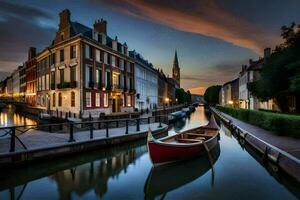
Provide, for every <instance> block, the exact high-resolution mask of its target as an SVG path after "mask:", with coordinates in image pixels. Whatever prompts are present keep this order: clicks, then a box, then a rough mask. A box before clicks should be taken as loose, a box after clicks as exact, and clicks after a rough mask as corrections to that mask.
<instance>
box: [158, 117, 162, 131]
mask: <svg viewBox="0 0 300 200" xmlns="http://www.w3.org/2000/svg"><path fill="white" fill-rule="evenodd" d="M158 120H159V125H158V128H161V127H162V125H161V116H160V115H159V117H158Z"/></svg>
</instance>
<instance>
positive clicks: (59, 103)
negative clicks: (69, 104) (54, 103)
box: [58, 93, 62, 107]
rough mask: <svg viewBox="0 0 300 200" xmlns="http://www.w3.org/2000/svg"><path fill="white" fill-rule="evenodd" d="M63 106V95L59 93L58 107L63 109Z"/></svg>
mask: <svg viewBox="0 0 300 200" xmlns="http://www.w3.org/2000/svg"><path fill="white" fill-rule="evenodd" d="M61 105H62V96H61V93H58V106H59V107H61Z"/></svg>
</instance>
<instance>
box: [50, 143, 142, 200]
mask: <svg viewBox="0 0 300 200" xmlns="http://www.w3.org/2000/svg"><path fill="white" fill-rule="evenodd" d="M146 152H147V146H142V147H138V148H136V149H131V150H129V151H126V152H122V153H120V154H118V155H115V156H113V157H110V158H105V159H102V160H98V161H92V162H90V163H86V164H84V165H80V166H76V167H74V168H71V169H67V170H64V171H60V172H57V173H55V174H54V175H51V176H49V179H51V180H54V181H55V182H56V183H57V187H58V191H59V196H60V199H62V200H65V199H71V197H72V193H73V192H75V193H76V194H77V195H78V196H82V195H84V194H85V193H87V192H90V191H91V190H94V192H95V194H96V195H97V196H98V197H100V198H101V197H103V195H104V194H105V193H106V192H107V191H108V181H109V179H110V178H113V179H114V178H116V179H118V175H119V174H120V173H121V172H124V173H125V174H126V172H127V167H128V165H130V164H135V160H136V159H137V158H139V157H140V156H142V155H143V154H144V153H146Z"/></svg>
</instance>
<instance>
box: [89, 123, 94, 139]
mask: <svg viewBox="0 0 300 200" xmlns="http://www.w3.org/2000/svg"><path fill="white" fill-rule="evenodd" d="M93 129H94V126H93V123H91V124H90V139H93V138H94V130H93Z"/></svg>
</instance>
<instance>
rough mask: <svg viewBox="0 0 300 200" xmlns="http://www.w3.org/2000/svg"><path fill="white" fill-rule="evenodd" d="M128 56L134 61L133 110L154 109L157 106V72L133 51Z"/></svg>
mask: <svg viewBox="0 0 300 200" xmlns="http://www.w3.org/2000/svg"><path fill="white" fill-rule="evenodd" d="M130 56H131V57H133V58H134V60H135V64H134V67H135V86H136V87H135V88H136V97H135V108H138V109H146V108H149V109H151V108H154V107H156V106H157V99H158V97H157V96H158V95H157V92H158V89H157V87H158V77H157V72H156V70H155V69H154V68H153V65H152V64H151V63H149V62H148V61H146V60H145V59H143V57H142V56H141V55H140V54H138V53H136V52H135V51H131V52H130Z"/></svg>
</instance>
